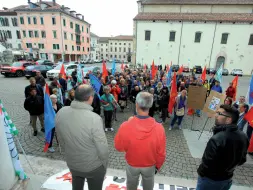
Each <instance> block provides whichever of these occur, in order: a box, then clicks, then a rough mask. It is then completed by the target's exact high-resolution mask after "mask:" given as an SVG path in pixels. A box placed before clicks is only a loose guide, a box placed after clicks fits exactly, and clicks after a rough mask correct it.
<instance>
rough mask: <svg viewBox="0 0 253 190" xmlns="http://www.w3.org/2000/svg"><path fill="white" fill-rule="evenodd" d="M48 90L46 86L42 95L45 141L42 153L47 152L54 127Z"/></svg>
mask: <svg viewBox="0 0 253 190" xmlns="http://www.w3.org/2000/svg"><path fill="white" fill-rule="evenodd" d="M49 95H50V94H49V88H48V85H47V84H46V93H45V95H44V126H45V140H46V146H45V148H44V152H46V151H47V149H48V146H49V144H50V142H51V135H52V129H53V128H54V127H55V122H54V118H55V111H54V108H53V106H52V102H51V99H50V97H49Z"/></svg>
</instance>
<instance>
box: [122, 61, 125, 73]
mask: <svg viewBox="0 0 253 190" xmlns="http://www.w3.org/2000/svg"><path fill="white" fill-rule="evenodd" d="M124 68H125V66H124V63H123V62H122V63H121V70H122V71H124Z"/></svg>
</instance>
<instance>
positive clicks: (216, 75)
mask: <svg viewBox="0 0 253 190" xmlns="http://www.w3.org/2000/svg"><path fill="white" fill-rule="evenodd" d="M222 71H223V63H222V64H221V66H220V68H219V69H218V71H217V72H216V74H215V80H217V81H219V82H220V83H221V81H222Z"/></svg>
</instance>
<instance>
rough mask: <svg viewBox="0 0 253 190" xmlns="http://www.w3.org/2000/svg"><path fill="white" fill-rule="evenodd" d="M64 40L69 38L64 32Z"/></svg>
mask: <svg viewBox="0 0 253 190" xmlns="http://www.w3.org/2000/svg"><path fill="white" fill-rule="evenodd" d="M64 39H65V40H67V39H68V37H67V32H64Z"/></svg>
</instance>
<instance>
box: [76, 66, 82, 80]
mask: <svg viewBox="0 0 253 190" xmlns="http://www.w3.org/2000/svg"><path fill="white" fill-rule="evenodd" d="M77 82H78V83H83V70H82V67H81V65H80V64H78V65H77Z"/></svg>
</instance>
